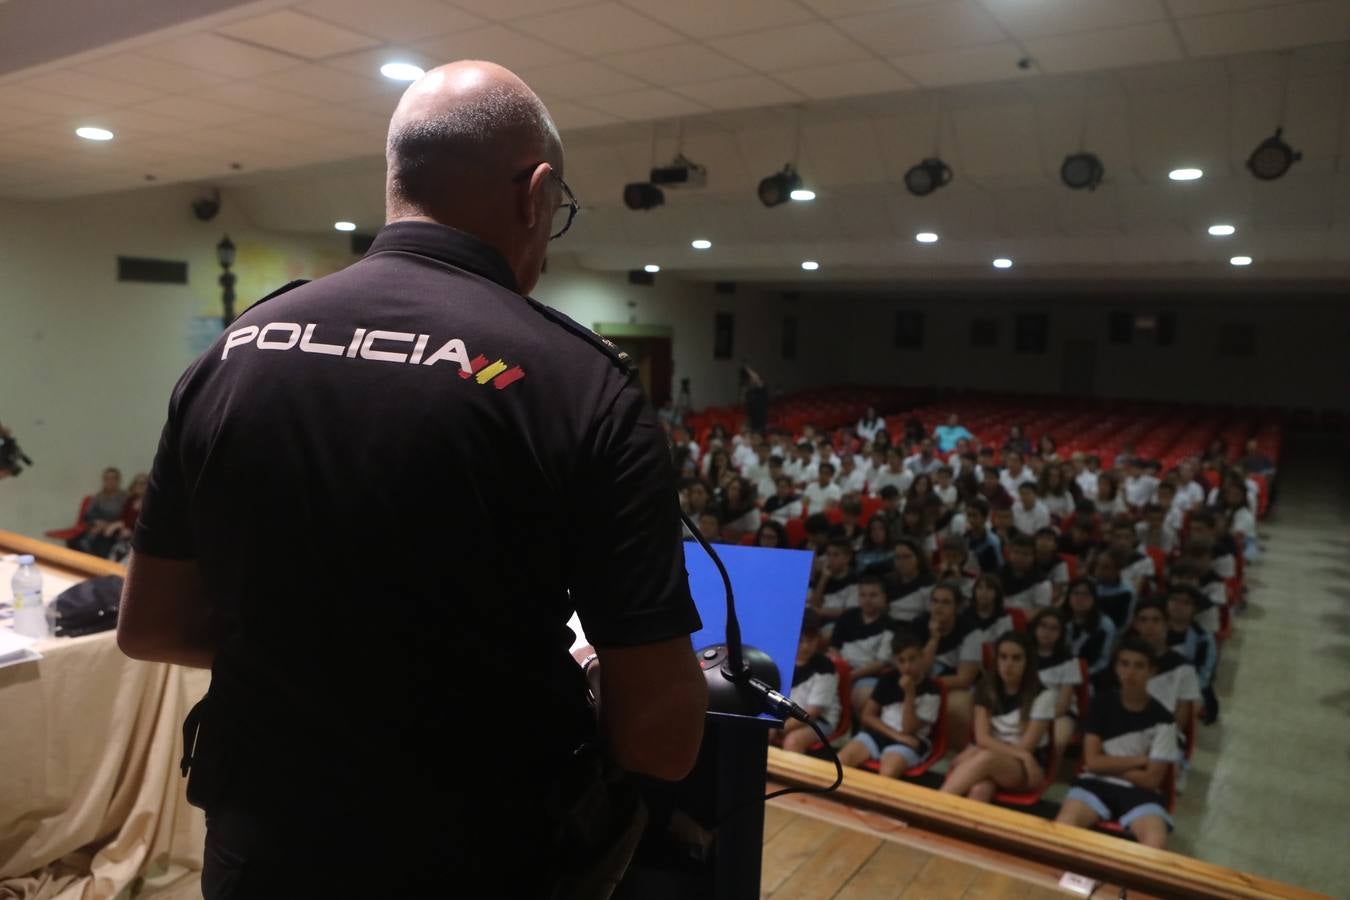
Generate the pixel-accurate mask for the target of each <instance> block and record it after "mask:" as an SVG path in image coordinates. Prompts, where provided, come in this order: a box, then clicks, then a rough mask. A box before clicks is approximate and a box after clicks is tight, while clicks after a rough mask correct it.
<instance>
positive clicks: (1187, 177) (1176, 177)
mask: <svg viewBox="0 0 1350 900" xmlns="http://www.w3.org/2000/svg"><path fill="white" fill-rule="evenodd" d="M1204 174H1205V173H1204V170H1203V169H1173V170H1172V171H1170V172H1168V173H1167V177H1168V178H1170V179H1172V180H1173V181H1195V180H1196V179H1198V178H1200V177H1201V176H1202V175H1204Z"/></svg>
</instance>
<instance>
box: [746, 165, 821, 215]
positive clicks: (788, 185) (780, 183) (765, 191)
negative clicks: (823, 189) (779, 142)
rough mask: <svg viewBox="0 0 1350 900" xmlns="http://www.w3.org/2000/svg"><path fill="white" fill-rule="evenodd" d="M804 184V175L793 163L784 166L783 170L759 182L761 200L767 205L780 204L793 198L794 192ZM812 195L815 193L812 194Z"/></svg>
mask: <svg viewBox="0 0 1350 900" xmlns="http://www.w3.org/2000/svg"><path fill="white" fill-rule="evenodd" d="M801 186H802V176H800V175H798V174H797V170H796V169H794V168H792V163H788V164H787V165H785V166H783V171H781V172H775V173H773V174H772V175H770V176H769V177H768V178H761V179H760V182H759V202H760V203H763V204H764V205H765V206H779V205H781V204H784V203H786V202H788V201H789V200H791V199H792V192H793V191H795V190H797V189H798V188H800V187H801ZM811 196H812V197H814V196H815V195H814V194H812V195H811Z"/></svg>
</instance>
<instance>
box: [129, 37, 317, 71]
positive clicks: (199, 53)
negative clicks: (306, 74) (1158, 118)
mask: <svg viewBox="0 0 1350 900" xmlns="http://www.w3.org/2000/svg"><path fill="white" fill-rule="evenodd" d="M141 52H142V53H144V54H145V55H146V56H150V57H153V58H155V59H163V60H167V61H168V62H175V63H179V64H181V65H184V66H187V67H188V68H191V69H203V70H205V71H207V72H216V73H218V74H220V75H229V76H231V77H234V78H249V77H251V76H254V75H262V74H263V73H265V72H275V71H276V70H277V69H285V68H287V67H289V66H293V65H295V64H296V62H297V58H296V57H294V56H291V55H289V54H285V53H277V52H275V51H272V50H265V49H263V48H262V47H254V46H252V45H250V44H245V43H243V42H242V41H236V40H233V39H232V38H228V37H224V36H222V35H219V34H209V33H207V32H198V33H196V34H188V35H184V36H182V37H178V38H174V39H172V40H168V41H164V42H163V43H159V44H151V45H149V46H148V47H145V48H144V49H143V50H142V51H141Z"/></svg>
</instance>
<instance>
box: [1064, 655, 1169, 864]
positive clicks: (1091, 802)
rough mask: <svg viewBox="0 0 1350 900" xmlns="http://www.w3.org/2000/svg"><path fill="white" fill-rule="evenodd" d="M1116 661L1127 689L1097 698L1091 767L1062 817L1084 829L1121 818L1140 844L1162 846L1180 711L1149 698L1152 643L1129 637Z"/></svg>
mask: <svg viewBox="0 0 1350 900" xmlns="http://www.w3.org/2000/svg"><path fill="white" fill-rule="evenodd" d="M1113 659H1114V665H1113V670H1114V672H1115V675H1116V679H1117V681H1118V682H1119V684H1120V690H1119V691H1110V692H1105V693H1102V694H1099V695H1098V696H1097V697H1096V698H1094V699H1093V701H1092V710H1091V712H1089V713H1088V722H1087V736H1086V737H1085V738H1084V739H1083V771H1082V774H1080V775H1079V776H1078V777H1077V778H1075V779H1074V782H1073V786H1072V787H1071V788H1069V793H1068V794H1067V795H1066V796H1065V798H1064V804H1063V805H1062V806H1061V807H1060V809H1059V815H1058V816H1057V817H1056V818H1055V821H1056V822H1062V823H1064V824H1065V825H1077V826H1078V827H1080V828H1091V827H1092V826H1093V825H1095V824H1097V823H1098V822H1100V821H1102V820H1108V821H1116V822H1118V823H1120V825H1121V827H1122V828H1128V829H1129V830H1130V832H1131V833H1132V834H1134V836H1135V838H1137V839H1138V841H1139V843H1141V844H1144V845H1146V846H1149V847H1156V848H1158V849H1162V847H1163V845H1164V844H1165V843H1166V841H1167V832H1169V831H1171V830H1172V817H1171V815H1169V814H1168V812H1167V801H1166V799H1165V798H1164V797H1163V795H1162V794H1161V793H1160V791H1161V790H1162V786H1163V781H1164V779H1165V778H1166V776H1167V768H1168V766H1172V765H1175V764H1177V763H1178V762H1179V761H1180V759H1181V754H1180V753H1179V752H1178V751H1177V729H1176V725H1175V723H1174V722H1173V720H1172V714H1171V713H1169V712H1168V711H1167V709H1166V708H1165V707H1164V706H1163V705H1162V704H1161V703H1159V702H1158V701H1157V700H1155V699H1153V698H1152V697H1151V696H1149V689H1148V683H1149V679H1150V677H1151V676H1152V674H1153V652H1152V649H1151V648H1150V647H1149V646H1148V645H1147V644H1145V643H1144V642H1143V641H1140V640H1139V639H1138V638H1134V637H1127V638H1126V639H1125V640H1124V641H1123V642H1122V643H1121V645H1120V646H1119V647H1118V648H1117V649H1116V652H1115V656H1114V657H1113Z"/></svg>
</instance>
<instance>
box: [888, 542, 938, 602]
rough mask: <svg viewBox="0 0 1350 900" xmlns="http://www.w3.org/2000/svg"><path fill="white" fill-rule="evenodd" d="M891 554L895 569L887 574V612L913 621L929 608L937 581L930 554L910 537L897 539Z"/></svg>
mask: <svg viewBox="0 0 1350 900" xmlns="http://www.w3.org/2000/svg"><path fill="white" fill-rule="evenodd" d="M891 553H892V558H893V563H892V569H891V571H890V572H889V573H887V574H886V576H885V585H886V599H887V601H888V606H887V613H888V615H889V616H890V618H891V620H892V621H895V622H911V621H913V620H914V619H915V618H916V617H918V616H920V615H922V614H923V613H924V612H925V611H927V609H928V595H929V594H930V593H931V591H932V588H933V585H934V584H935V580H934V578H933V573H932V572H931V571H930V570H929V567H928V554H926V553H924V552H923V550H922V549H920V547H919V545H918V544H917V543H915V542H914V541H910V540H901V541H896V542H895V544H894V545H892V550H891Z"/></svg>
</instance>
